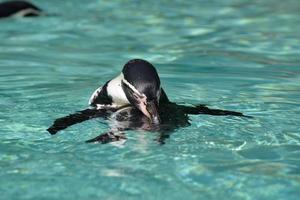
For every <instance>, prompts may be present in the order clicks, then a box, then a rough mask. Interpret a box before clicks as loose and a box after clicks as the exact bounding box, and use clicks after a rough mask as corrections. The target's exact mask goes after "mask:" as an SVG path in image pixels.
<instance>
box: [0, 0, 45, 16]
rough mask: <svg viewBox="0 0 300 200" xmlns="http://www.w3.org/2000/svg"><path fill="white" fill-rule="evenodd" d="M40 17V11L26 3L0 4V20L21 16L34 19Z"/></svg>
mask: <svg viewBox="0 0 300 200" xmlns="http://www.w3.org/2000/svg"><path fill="white" fill-rule="evenodd" d="M39 15H42V10H41V9H40V8H38V7H36V6H35V5H33V4H32V3H29V2H27V1H5V2H2V3H0V18H3V17H11V16H21V17H35V16H39Z"/></svg>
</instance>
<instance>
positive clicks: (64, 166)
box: [0, 0, 300, 200]
mask: <svg viewBox="0 0 300 200" xmlns="http://www.w3.org/2000/svg"><path fill="white" fill-rule="evenodd" d="M34 3H36V4H37V5H39V6H40V7H42V8H44V9H45V10H47V11H49V12H51V13H53V14H57V16H49V17H40V18H31V19H29V18H26V19H15V18H10V19H3V20H1V21H0V27H1V28H0V95H1V98H0V110H1V112H0V123H1V126H0V136H1V137H0V138H1V139H0V168H1V170H0V194H1V198H3V199H125V198H129V199H224V198H225V199H247V200H248V199H264V200H265V199H272V200H273V199H298V198H299V196H300V189H299V188H300V132H299V124H300V117H299V116H300V115H299V114H300V101H299V100H300V53H299V52H300V40H299V31H300V20H299V19H300V14H299V13H300V12H299V11H300V9H299V8H300V4H299V2H298V1H296V0H294V1H293V0H289V1H276V0H265V1H259V0H256V1H235V0H225V1H222V2H220V1H204V0H203V1H168V0H166V1H162V2H158V1H157V2H153V1H114V2H112V1H96V0H93V1H88V2H84V3H83V2H82V1H79V0H72V1H70V0H68V1H59V0H52V1H46V0H40V1H37V0H36V1H34ZM132 58H143V59H147V60H149V61H150V62H152V63H153V64H154V65H155V66H156V68H157V69H158V71H159V73H160V76H161V81H162V85H163V87H164V89H165V91H166V92H167V94H168V96H169V98H170V99H171V100H172V101H175V102H182V103H183V102H185V103H188V104H197V103H201V104H207V105H209V106H210V107H213V108H220V109H228V110H236V111H241V112H243V113H246V114H247V115H251V116H254V118H253V119H241V118H238V117H230V116H224V117H218V116H207V115H198V116H190V120H191V126H189V127H185V128H182V129H178V130H176V131H175V132H174V133H173V134H172V135H171V137H170V138H169V139H168V140H167V141H166V144H165V145H162V146H161V145H158V144H157V143H156V142H155V141H154V140H155V138H156V137H157V134H156V133H148V132H142V131H139V132H137V131H129V132H127V137H128V141H127V142H126V143H125V145H124V146H123V147H116V146H113V145H98V144H85V143H84V141H85V140H87V139H90V138H92V137H95V136H97V135H99V134H100V133H103V132H105V131H107V129H108V126H107V124H105V123H104V122H103V121H102V120H100V119H93V120H89V121H86V122H84V123H81V124H77V125H75V126H73V127H70V128H68V129H66V130H64V131H61V132H60V133H59V134H57V135H55V136H50V135H49V134H48V133H47V132H46V129H47V128H48V127H49V126H50V125H51V123H52V122H53V120H54V119H55V118H58V117H62V116H65V115H66V114H69V113H73V112H74V111H77V110H81V109H85V108H86V107H87V102H88V99H89V97H90V95H91V93H92V92H93V91H94V89H96V88H97V87H98V86H100V85H101V84H103V83H105V82H106V81H107V80H108V79H110V78H112V77H114V76H116V75H117V74H118V73H119V72H120V70H121V68H122V67H123V65H124V64H125V63H126V62H127V61H128V60H130V59H132ZM297 197H298V198H297Z"/></svg>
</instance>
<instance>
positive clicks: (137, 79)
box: [121, 59, 161, 124]
mask: <svg viewBox="0 0 300 200" xmlns="http://www.w3.org/2000/svg"><path fill="white" fill-rule="evenodd" d="M122 73H123V76H124V78H123V80H122V81H121V84H122V88H123V91H124V93H125V95H126V97H127V99H128V101H129V102H130V103H131V104H132V105H133V106H135V107H137V108H138V109H139V110H140V111H141V112H142V113H143V114H144V115H145V116H147V117H148V118H149V119H150V121H151V122H152V123H155V124H157V123H160V117H159V114H158V106H159V105H158V104H159V98H160V94H161V87H160V80H159V77H158V74H157V71H156V69H155V68H154V66H153V65H152V64H151V63H149V62H147V61H145V60H142V59H134V60H130V61H129V62H127V63H126V64H125V66H124V68H123V70H122Z"/></svg>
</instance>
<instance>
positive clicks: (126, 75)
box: [47, 59, 248, 144]
mask: <svg viewBox="0 0 300 200" xmlns="http://www.w3.org/2000/svg"><path fill="white" fill-rule="evenodd" d="M89 105H90V108H88V109H86V110H83V111H79V112H77V113H74V114H71V115H68V116H66V117H62V118H59V119H56V120H55V121H54V123H53V125H52V126H51V127H49V128H48V129H47V131H48V132H49V133H50V134H56V133H57V132H58V131H60V130H63V129H65V128H67V127H69V126H71V125H74V124H77V123H80V122H83V121H86V120H88V119H92V118H98V117H102V118H104V119H106V120H107V121H108V122H109V124H110V125H111V129H110V131H108V132H106V133H104V134H101V135H99V136H97V137H95V138H93V139H90V140H87V141H86V142H100V143H108V142H113V141H119V140H125V139H126V137H125V134H124V131H126V130H146V131H151V132H158V133H159V137H158V139H157V141H158V142H159V143H161V144H162V143H164V140H165V138H167V137H169V135H170V133H172V132H173V131H174V130H175V129H177V128H180V127H185V126H189V125H190V123H189V118H188V115H189V114H193V115H198V114H209V115H233V116H241V117H248V116H245V115H243V114H242V113H240V112H235V111H227V110H219V109H210V108H208V107H206V106H205V105H198V106H185V105H178V104H176V103H173V102H171V101H170V100H169V98H168V97H167V95H166V93H165V91H164V90H163V88H162V87H161V83H160V79H159V76H158V73H157V71H156V69H155V68H154V66H153V65H152V64H151V63H149V62H147V61H146V60H142V59H133V60H130V61H129V62H127V63H126V64H125V66H124V67H123V70H122V72H121V74H120V75H118V76H117V77H115V78H114V79H111V80H109V81H107V82H106V83H105V84H104V85H103V86H102V87H99V88H98V89H96V90H95V91H94V93H93V94H92V96H91V97H90V100H89Z"/></svg>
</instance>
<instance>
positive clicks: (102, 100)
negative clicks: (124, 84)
mask: <svg viewBox="0 0 300 200" xmlns="http://www.w3.org/2000/svg"><path fill="white" fill-rule="evenodd" d="M108 83H109V81H107V82H106V83H105V84H104V85H103V86H102V87H99V88H98V89H96V90H95V91H94V92H93V94H92V96H91V97H90V100H89V105H90V106H93V107H97V105H111V104H112V98H111V96H109V95H108V93H107V85H108Z"/></svg>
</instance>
